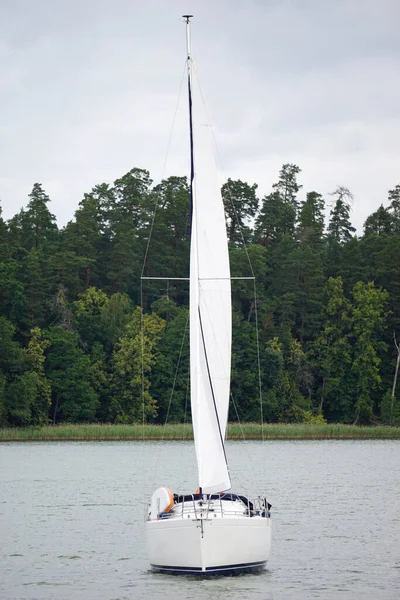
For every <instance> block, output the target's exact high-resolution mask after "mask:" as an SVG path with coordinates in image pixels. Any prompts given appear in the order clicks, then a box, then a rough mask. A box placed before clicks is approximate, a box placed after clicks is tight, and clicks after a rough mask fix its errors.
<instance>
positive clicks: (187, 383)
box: [178, 369, 190, 489]
mask: <svg viewBox="0 0 400 600" xmlns="http://www.w3.org/2000/svg"><path fill="white" fill-rule="evenodd" d="M189 385H190V369H188V374H187V378H186V395H185V411H184V413H183V425H184V426H185V425H186V417H187V406H188V398H189ZM185 439H187V438H186V437H185V429H184V428H183V429H182V436H181V442H183V441H184V440H185ZM180 454H181V465H180V469H179V485H178V489H181V486H182V472H183V469H182V464H183V456H184V454H185V453H184V452H181V453H180Z"/></svg>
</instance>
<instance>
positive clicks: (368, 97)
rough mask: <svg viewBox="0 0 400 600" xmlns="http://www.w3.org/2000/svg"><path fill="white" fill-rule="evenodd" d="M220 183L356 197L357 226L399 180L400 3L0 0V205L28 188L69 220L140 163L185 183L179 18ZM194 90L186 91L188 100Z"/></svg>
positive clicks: (7, 206) (16, 203)
mask: <svg viewBox="0 0 400 600" xmlns="http://www.w3.org/2000/svg"><path fill="white" fill-rule="evenodd" d="M186 12H190V13H193V14H194V15H195V18H194V19H193V25H192V41H193V54H194V56H195V58H196V62H197V66H198V72H199V76H200V82H201V86H202V90H203V94H204V96H205V101H206V105H207V110H208V114H209V117H210V120H211V123H212V125H213V129H214V132H215V137H216V140H217V144H218V149H219V154H220V156H221V161H222V164H223V168H224V174H225V175H226V177H231V178H240V179H242V180H245V181H248V182H249V183H253V182H256V183H258V185H259V195H260V196H263V195H264V194H267V193H269V192H270V190H271V185H272V183H273V182H274V181H276V179H277V174H278V172H279V169H280V167H281V165H282V164H283V163H285V162H294V163H296V164H298V165H299V166H300V168H301V169H302V173H301V176H300V183H301V184H303V186H304V187H303V190H302V192H301V197H303V196H304V195H305V193H306V192H307V191H311V190H316V191H318V192H320V193H322V194H324V195H326V199H327V201H329V202H331V198H330V197H329V195H328V194H329V192H331V191H332V190H333V189H334V188H335V187H336V186H337V185H344V186H347V187H348V188H350V190H351V191H352V192H353V194H354V197H355V201H354V207H353V215H352V219H353V223H354V225H356V226H357V229H358V232H359V233H361V230H362V224H363V222H364V220H365V218H366V217H367V216H368V215H369V214H370V213H371V212H372V211H374V210H376V208H377V207H378V206H379V205H380V204H381V203H382V202H383V203H384V205H387V191H388V190H389V189H392V188H393V187H394V186H395V185H396V184H397V183H400V34H399V23H400V1H399V0H336V1H334V2H333V1H331V0H279V1H278V0H213V1H212V0H201V1H200V0H197V1H193V0H187V1H181V0H164V1H161V0H159V1H157V0H146V1H144V0H143V1H142V0H107V1H106V0H79V1H77V0H1V2H0V201H1V205H2V207H3V216H4V217H5V218H10V217H11V216H12V215H13V214H15V213H16V212H17V211H19V209H20V208H21V207H22V206H25V205H26V203H27V196H28V194H29V192H30V190H31V188H32V185H33V183H34V182H40V183H42V185H43V187H44V189H45V190H46V192H47V193H48V194H49V196H50V197H51V200H52V203H51V210H52V212H53V213H55V214H56V216H57V219H58V223H59V225H64V224H65V223H66V222H67V221H68V220H70V219H71V218H72V217H73V214H74V211H75V210H76V208H77V205H78V202H79V201H80V200H81V199H82V197H83V194H84V192H89V191H90V190H91V188H92V187H93V186H94V185H96V184H98V183H101V182H103V181H106V182H112V181H113V180H115V179H116V178H118V177H120V176H122V175H123V174H124V173H126V172H127V171H128V170H130V169H131V168H132V167H140V168H145V169H148V170H149V171H150V173H151V176H152V178H153V180H154V181H156V182H157V181H159V179H160V178H161V177H162V175H163V174H164V176H168V175H186V174H187V167H188V161H187V149H188V145H187V133H186V119H185V111H186V104H185V100H186V99H185V98H184V96H183V99H182V100H181V102H180V104H179V107H180V108H179V110H178V112H177V118H176V126H175V128H174V130H173V136H172V144H171V146H170V150H169V152H168V154H167V163H166V167H165V169H164V162H165V157H166V150H167V147H168V139H169V136H170V132H171V127H172V122H173V118H174V113H175V107H176V105H177V100H178V96H179V89H180V85H181V80H182V73H183V68H184V60H185V30H184V25H183V24H182V22H181V18H180V17H181V15H182V14H183V13H186ZM183 94H184V90H183Z"/></svg>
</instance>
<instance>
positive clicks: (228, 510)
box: [158, 495, 271, 520]
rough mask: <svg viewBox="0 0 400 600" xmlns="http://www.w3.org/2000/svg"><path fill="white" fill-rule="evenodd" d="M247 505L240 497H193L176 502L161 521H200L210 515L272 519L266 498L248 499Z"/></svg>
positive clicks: (161, 514) (163, 515)
mask: <svg viewBox="0 0 400 600" xmlns="http://www.w3.org/2000/svg"><path fill="white" fill-rule="evenodd" d="M246 500H247V503H246V502H244V501H243V499H241V498H240V497H239V496H237V497H234V498H232V499H224V498H223V497H220V498H215V497H214V498H205V499H195V498H194V496H193V495H192V497H191V499H190V500H188V499H185V498H182V501H179V500H178V502H176V503H175V504H174V506H173V507H172V508H171V510H170V511H169V512H163V513H160V511H159V510H158V514H159V518H160V519H172V518H179V517H181V518H184V517H188V518H190V516H191V515H192V516H194V518H195V519H196V520H198V519H209V518H211V515H210V513H212V514H214V515H219V516H221V517H224V516H235V515H236V516H239V515H240V516H244V517H249V518H250V517H254V516H262V517H265V518H270V516H271V515H270V505H269V503H268V502H267V500H266V498H264V497H262V496H257V497H256V499H255V500H249V499H247V498H246Z"/></svg>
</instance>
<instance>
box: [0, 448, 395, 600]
mask: <svg viewBox="0 0 400 600" xmlns="http://www.w3.org/2000/svg"><path fill="white" fill-rule="evenodd" d="M227 450H228V458H229V463H230V465H231V471H232V479H233V481H234V484H235V490H238V491H241V492H244V493H246V492H247V493H249V494H250V495H251V494H252V493H254V492H257V491H258V490H259V489H260V484H261V488H262V487H263V485H262V484H263V482H265V481H266V482H267V483H268V484H267V485H266V486H265V491H266V494H267V497H268V499H269V501H270V502H271V503H272V505H273V509H272V516H273V543H272V553H271V557H270V561H269V563H268V568H267V569H266V570H265V571H264V572H261V573H260V574H257V575H243V576H239V577H229V578H228V577H227V578H218V579H212V580H206V581H202V580H200V581H199V580H197V579H195V578H189V577H174V576H168V575H160V574H154V573H151V572H150V571H149V564H148V560H147V557H146V553H145V546H144V535H143V500H144V497H146V496H147V494H148V493H150V490H152V489H153V487H154V486H155V485H157V486H158V485H162V484H165V485H169V487H171V488H172V489H173V490H174V491H182V492H187V491H192V490H194V489H195V488H196V487H197V482H196V467H195V460H194V451H193V444H192V443H191V442H167V443H164V444H162V443H160V442H145V443H144V444H142V443H140V442H87V443H85V442H83V443H80V442H50V443H47V442H39V443H29V442H25V443H5V444H0V486H1V487H0V554H1V556H0V598H1V600H11V599H13V600H14V599H18V600H22V599H23V600H25V599H26V600H28V599H29V600H33V599H38V600H46V599H51V600H72V599H73V600H80V599H85V600H103V599H104V600H117V599H120V600H122V599H136V598H137V599H141V598H146V599H148V600H153V599H160V600H161V599H163V600H165V599H169V598H171V599H172V598H176V599H177V600H184V599H185V600H186V599H189V598H190V599H191V600H194V599H196V600H197V599H200V600H210V599H213V600H222V599H223V600H238V599H240V600H250V599H258V598H259V599H263V600H264V599H265V600H269V599H271V600H289V599H295V600H305V599H307V600H308V599H314V598H323V599H331V598H340V599H341V600H347V599H349V600H350V599H357V600H358V599H363V600H369V599H371V600H372V599H374V600H397V599H398V598H400V441H386V440H382V441H345V440H343V441H296V442H292V441H269V442H265V443H264V444H262V443H261V442H247V443H245V442H229V443H228V448H227ZM257 482H259V483H257ZM178 486H179V487H178Z"/></svg>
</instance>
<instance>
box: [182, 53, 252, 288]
mask: <svg viewBox="0 0 400 600" xmlns="http://www.w3.org/2000/svg"><path fill="white" fill-rule="evenodd" d="M193 72H194V75H195V77H196V81H197V86H198V88H199V91H200V97H201V100H202V102H203V108H204V112H205V115H206V119H207V125H208V127H209V129H210V131H211V135H212V138H213V141H214V147H215V150H216V152H217V156H218V160H219V162H220V166H221V171H222V175H223V177H224V179H226V187H227V190H228V195H229V200H230V203H231V206H232V208H233V212H234V215H235V218H236V222H237V224H238V227H239V231H240V236H241V238H242V243H243V248H244V250H245V252H246V258H247V261H248V263H249V267H250V271H251V274H252V276H253V277H254V270H253V265H252V264H251V260H250V255H249V251H248V249H247V244H246V241H245V239H244V235H243V230H242V228H241V226H240V222H239V219H238V214H237V210H236V206H235V205H234V203H233V196H232V193H231V190H230V187H229V183H228V179H227V177H226V175H225V169H224V165H223V162H222V157H221V154H220V152H219V148H218V144H217V141H216V138H215V134H214V129H213V127H212V125H211V122H210V119H209V118H208V114H207V106H206V103H205V101H204V96H203V92H202V89H201V86H200V82H199V79H198V77H197V74H196V69H195V67H194V63H193Z"/></svg>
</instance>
